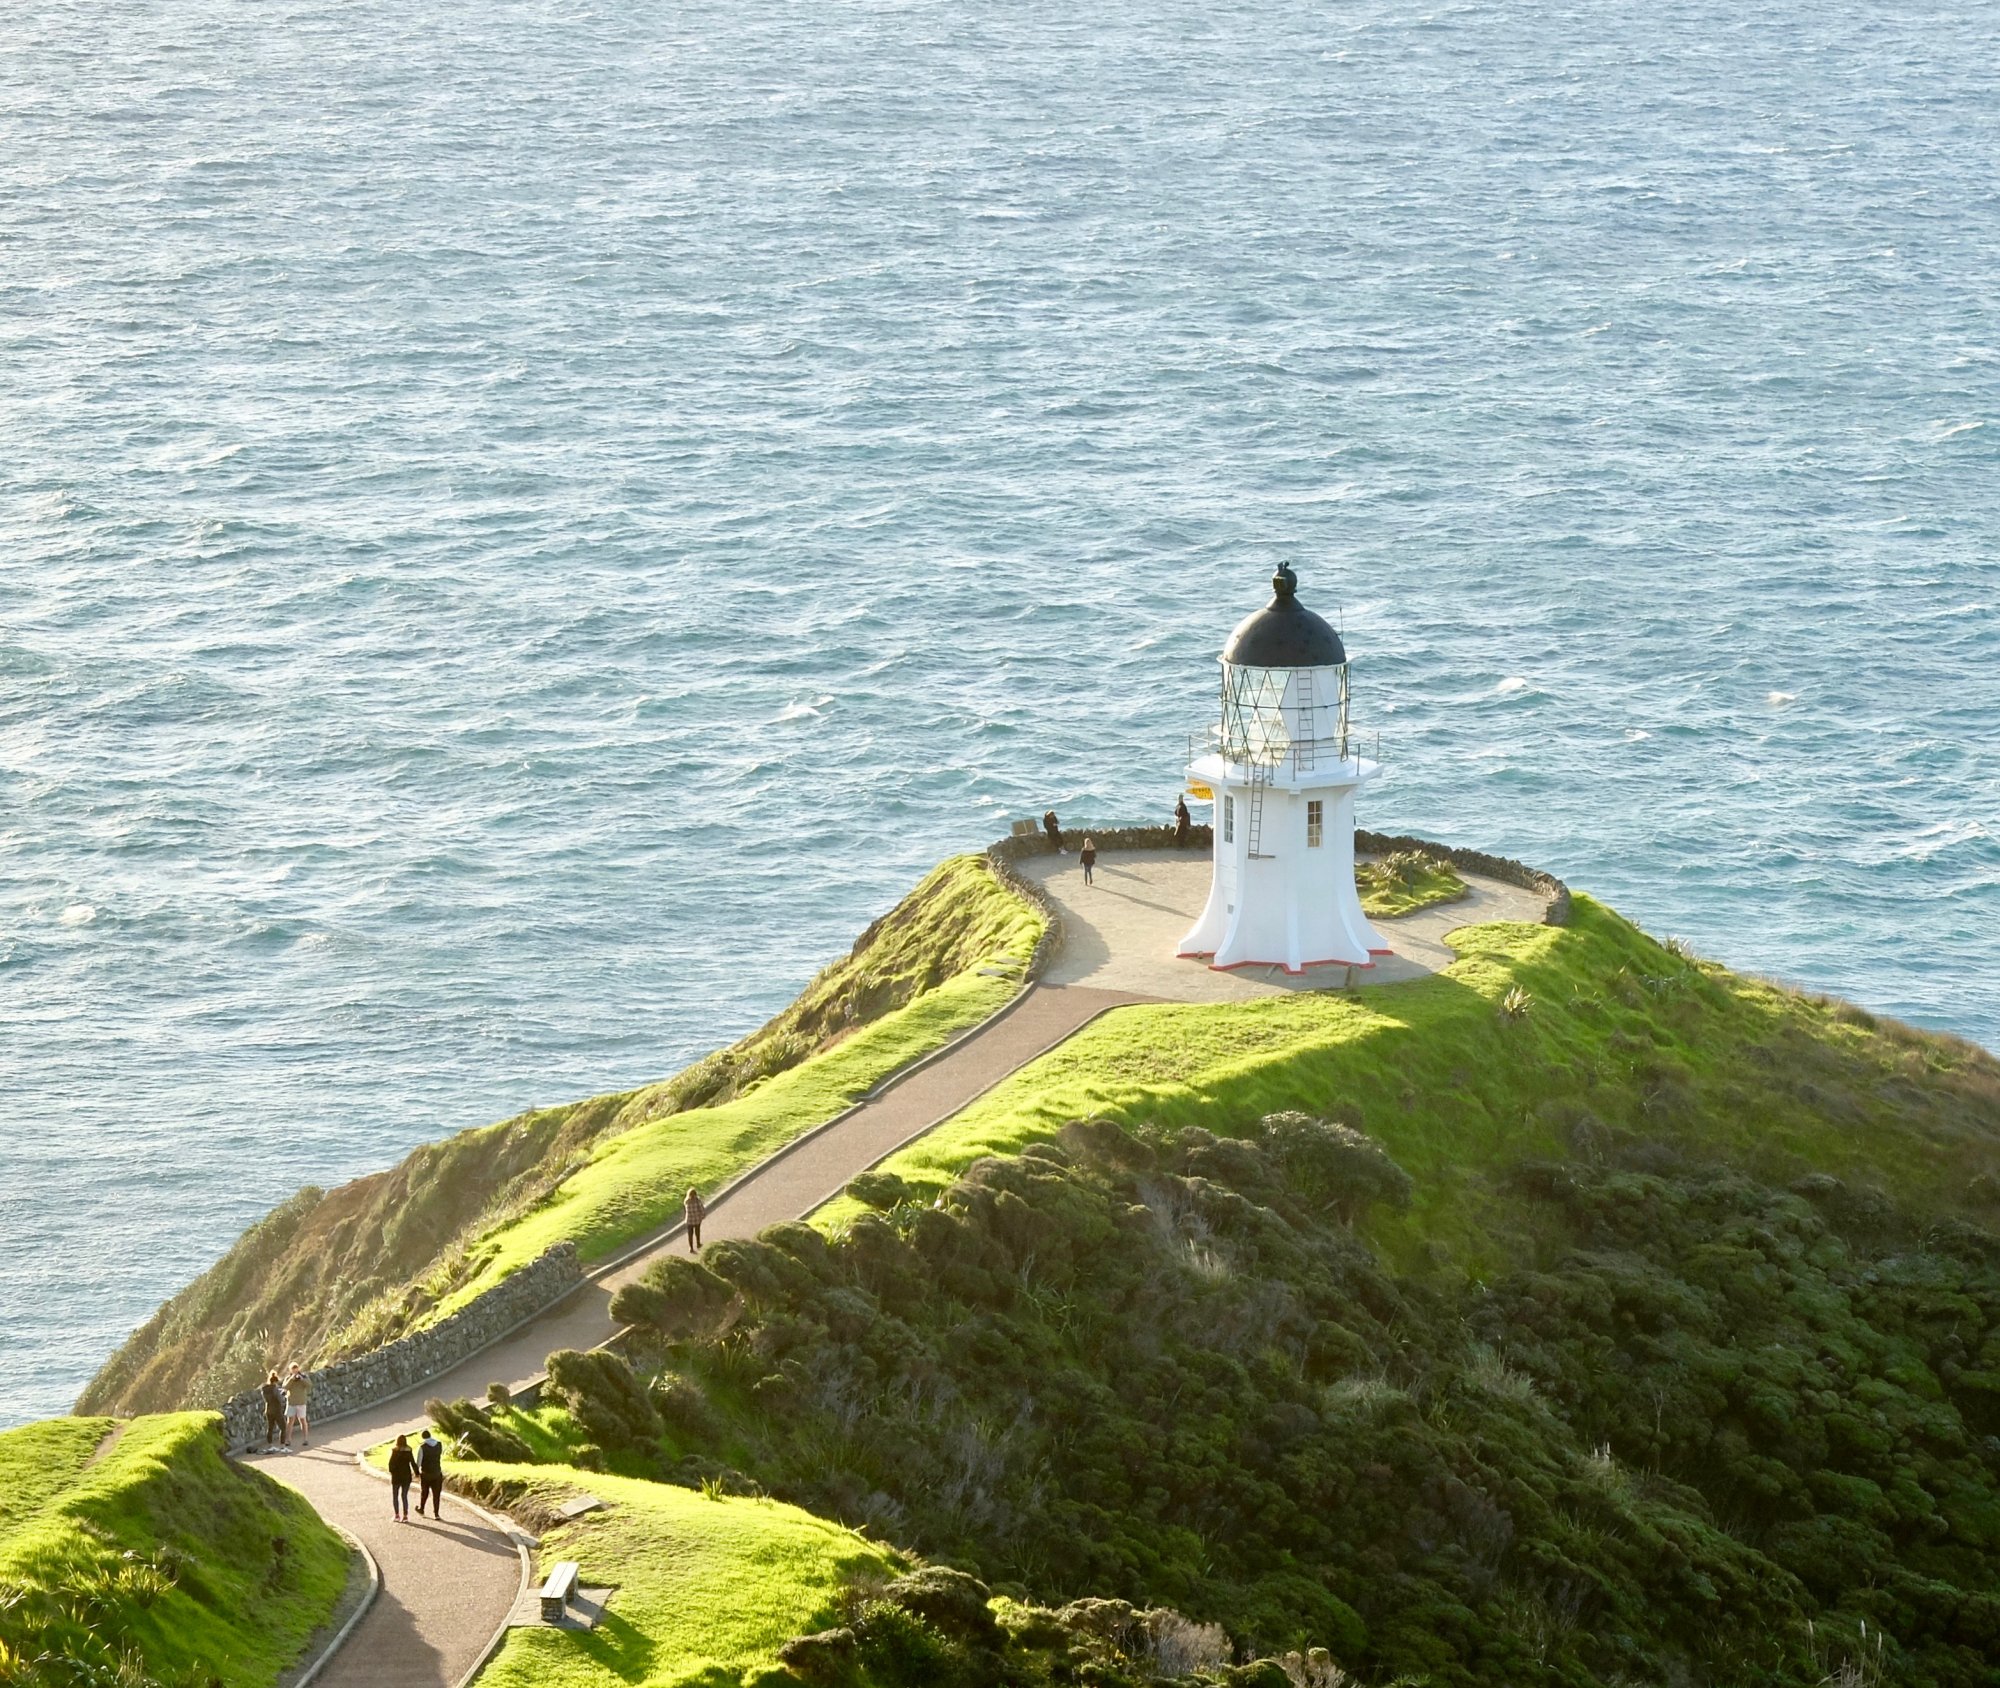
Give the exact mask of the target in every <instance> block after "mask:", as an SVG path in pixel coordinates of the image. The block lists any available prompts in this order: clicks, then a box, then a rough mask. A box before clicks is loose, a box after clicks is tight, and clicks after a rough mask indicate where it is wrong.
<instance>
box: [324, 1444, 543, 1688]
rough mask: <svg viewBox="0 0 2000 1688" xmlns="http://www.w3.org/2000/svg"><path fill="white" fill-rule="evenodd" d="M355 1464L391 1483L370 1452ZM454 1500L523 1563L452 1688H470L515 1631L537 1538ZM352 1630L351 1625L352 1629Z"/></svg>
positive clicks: (359, 1451)
mask: <svg viewBox="0 0 2000 1688" xmlns="http://www.w3.org/2000/svg"><path fill="white" fill-rule="evenodd" d="M354 1464H355V1467H356V1468H357V1469H358V1470H359V1471H361V1472H362V1473H363V1474H364V1475H365V1476H369V1477H373V1478H374V1479H375V1481H376V1482H378V1483H386V1482H388V1481H389V1473H388V1472H386V1471H377V1470H376V1469H375V1467H374V1466H372V1465H370V1464H369V1463H368V1450H367V1449H366V1448H356V1449H355V1450H354ZM451 1498H452V1499H453V1500H455V1501H457V1502H458V1504H459V1505H460V1506H462V1507H464V1508H465V1510H466V1511H467V1512H470V1513H472V1514H474V1515H475V1516H476V1517H478V1518H480V1519H482V1520H484V1521H485V1523H486V1524H487V1525H488V1527H489V1528H491V1529H493V1530H494V1531H496V1532H497V1533H499V1534H500V1535H502V1536H505V1537H506V1538H507V1540H509V1541H511V1542H512V1543H513V1544H514V1552H515V1554H516V1555H517V1556H518V1557H519V1559H520V1561H521V1581H520V1586H519V1587H517V1588H516V1589H515V1590H514V1598H513V1600H511V1601H510V1602H509V1603H508V1606H507V1611H506V1613H505V1615H504V1616H503V1617H502V1618H501V1619H500V1626H499V1628H497V1629H496V1630H494V1632H493V1633H492V1634H491V1635H489V1636H488V1637H487V1638H486V1645H485V1646H484V1647H482V1648H480V1649H479V1656H478V1657H477V1658H476V1659H474V1660H473V1661H472V1663H471V1665H470V1666H469V1667H468V1668H467V1670H466V1672H465V1674H464V1675H463V1676H461V1677H460V1678H459V1679H458V1680H457V1681H456V1682H455V1683H453V1684H452V1688H471V1683H472V1679H473V1678H474V1677H475V1676H477V1675H478V1674H479V1673H480V1672H481V1671H482V1670H484V1669H485V1668H486V1666H487V1662H488V1661H489V1660H490V1659H491V1658H492V1657H493V1655H494V1654H495V1653H497V1652H499V1651H500V1643H501V1642H503V1641H505V1640H506V1639H507V1631H508V1630H510V1629H512V1628H513V1627H514V1624H513V1619H514V1608H515V1607H516V1606H518V1605H520V1603H521V1598H522V1596H523V1595H525V1594H526V1593H527V1592H528V1585H529V1584H530V1583H531V1582H533V1581H534V1580H535V1562H534V1560H533V1559H532V1558H531V1557H530V1556H529V1553H528V1544H529V1543H530V1542H531V1541H533V1540H534V1539H535V1538H534V1537H533V1536H531V1535H530V1534H529V1533H528V1532H527V1531H526V1530H524V1529H522V1528H521V1526H520V1525H519V1524H517V1523H515V1522H514V1520H513V1519H511V1518H506V1517H501V1516H497V1515H496V1514H494V1513H491V1512H488V1511H487V1510H486V1508H485V1507H483V1506H481V1505H480V1504H479V1503H478V1502H477V1501H471V1500H467V1499H466V1498H465V1496H463V1495H462V1494H460V1493H459V1492H458V1491H457V1490H456V1489H454V1490H453V1491H452V1496H451ZM342 1533H343V1534H345V1533H346V1532H344V1531H343V1532H342ZM355 1616H356V1617H357V1618H359V1616H360V1613H358V1612H357V1613H356V1614H355ZM352 1627H353V1626H352V1625H351V1624H350V1625H349V1628H352ZM342 1633H343V1634H345V1631H343V1632H342ZM314 1669H318V1666H314ZM293 1688H305V1684H304V1683H303V1682H299V1683H294V1684H293Z"/></svg>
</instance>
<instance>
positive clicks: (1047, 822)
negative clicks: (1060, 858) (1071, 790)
mask: <svg viewBox="0 0 2000 1688" xmlns="http://www.w3.org/2000/svg"><path fill="white" fill-rule="evenodd" d="M1042 830H1043V831H1044V832H1046V833H1047V834H1048V835H1049V848H1050V849H1051V850H1053V851H1055V853H1056V854H1057V855H1061V854H1062V828H1061V827H1060V826H1059V825H1057V824H1056V812H1055V810H1053V809H1044V810H1043V811H1042Z"/></svg>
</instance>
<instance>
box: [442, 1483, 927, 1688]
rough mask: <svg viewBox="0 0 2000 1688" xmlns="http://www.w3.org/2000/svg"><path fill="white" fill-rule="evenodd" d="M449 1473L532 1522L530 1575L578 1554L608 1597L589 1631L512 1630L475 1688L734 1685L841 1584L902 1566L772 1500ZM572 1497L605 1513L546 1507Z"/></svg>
mask: <svg viewBox="0 0 2000 1688" xmlns="http://www.w3.org/2000/svg"><path fill="white" fill-rule="evenodd" d="M454 1476H455V1478H456V1481H457V1482H458V1483H459V1485H460V1486H462V1487H463V1488H465V1489H467V1490H469V1491H470V1492H472V1493H473V1494H475V1495H477V1496H479V1497H481V1498H482V1499H484V1500H486V1501H488V1502H490V1503H492V1504H495V1505H502V1506H506V1507H508V1508H509V1509H510V1510H512V1511H513V1512H514V1513H515V1515H516V1516H519V1517H522V1518H524V1519H533V1520H535V1521H536V1523H537V1525H538V1527H539V1528H540V1530H541V1534H542V1545H541V1549H540V1553H539V1555H538V1559H537V1565H538V1568H539V1569H541V1570H544V1571H545V1570H546V1569H547V1568H548V1567H549V1566H551V1565H553V1564H554V1563H555V1562H556V1561H557V1560H561V1559H574V1560H576V1561H577V1562H578V1563H579V1564H580V1565H581V1566H582V1567H583V1582H584V1585H585V1586H586V1587H591V1586H601V1585H611V1586H615V1588H616V1590H617V1592H616V1595H615V1597H614V1599H613V1601H612V1603H611V1607H610V1610H609V1612H608V1613H607V1614H606V1617H605V1620H604V1622H603V1623H602V1624H600V1625H599V1626H598V1628H597V1629H595V1630H594V1631H591V1632H590V1633H588V1634H581V1635H580V1634H565V1633H561V1632H558V1631H551V1630H513V1631H510V1632H509V1634H508V1637H507V1640H506V1642H505V1643H504V1644H503V1645H502V1647H501V1649H500V1652H499V1653H498V1655H497V1656H496V1657H495V1658H494V1660H493V1662H492V1663H491V1664H489V1665H488V1666H487V1667H486V1669H485V1670H484V1671H483V1672H482V1673H481V1674H480V1678H479V1681H480V1688H640V1685H643V1688H674V1685H678V1684H694V1683H711V1682H716V1681H726V1682H729V1683H735V1682H736V1681H738V1680H739V1679H740V1677H741V1676H742V1674H743V1673H744V1672H746V1671H751V1670H754V1669H756V1668H757V1667H759V1666H767V1665H770V1664H771V1663H773V1662H774V1660H775V1657H776V1654H777V1650H778V1647H779V1646H780V1644H782V1643H783V1642H784V1641H786V1640H787V1639H789V1638H790V1637H791V1636H793V1635H796V1634H799V1633H800V1632H801V1631H804V1630H810V1629H813V1628H816V1627H818V1621H819V1619H820V1618H821V1617H822V1616H823V1615H825V1614H826V1613H828V1612H829V1611H830V1610H831V1608H832V1606H833V1604H834V1602H835V1600H836V1598H837V1597H838V1596H839V1594H840V1593H841V1591H842V1590H843V1589H845V1588H847V1587H849V1586H851V1585H852V1584H854V1583H855V1582H857V1581H860V1580H867V1579H879V1578H883V1577H887V1576H891V1575H893V1574H894V1572H895V1570H896V1569H897V1562H896V1557H895V1556H894V1555H893V1554H892V1553H890V1552H889V1551H888V1550H887V1549H885V1548H883V1547H881V1546H879V1545H877V1544H875V1543H872V1542H868V1541H864V1540H863V1539H862V1538H861V1537H859V1536H857V1535H856V1534H855V1533H854V1532H853V1531H851V1530H848V1529H845V1528H843V1527H842V1526H840V1525H837V1524H832V1523H829V1522H827V1521H826V1520H825V1519H821V1518H814V1517H811V1516H809V1515H808V1514H806V1513H804V1512H801V1511H800V1510H799V1509H798V1508H797V1507H792V1506H785V1505H782V1504H780V1503H778V1502H776V1501H771V1500H760V1499H749V1498H741V1497H731V1496H725V1495H721V1494H709V1495H703V1494H701V1493H700V1492H698V1491H696V1490H692V1489H686V1488H679V1487H675V1486H673V1485H670V1484H664V1483H647V1482H637V1481H633V1480H630V1479H627V1478H622V1477H616V1476H611V1475H607V1474H605V1473H602V1472H581V1471H574V1470H570V1469H568V1468H564V1467H556V1466H519V1465H506V1464H492V1463H481V1462H466V1463H464V1464H461V1465H458V1466H457V1467H455V1469H454ZM579 1492H587V1493H589V1494H591V1495H594V1496H596V1497H597V1498H598V1499H599V1500H602V1501H604V1502H605V1503H606V1504H605V1507H604V1509H603V1510H602V1511H597V1512H590V1513H586V1514H584V1515H583V1516H582V1517H581V1518H578V1519H576V1520H575V1521H573V1522H563V1521H561V1520H560V1517H559V1515H558V1514H557V1513H556V1511H555V1507H556V1506H557V1505H558V1504H559V1503H560V1502H561V1501H562V1500H564V1499H566V1498H568V1497H569V1496H570V1495H572V1494H575V1493H579Z"/></svg>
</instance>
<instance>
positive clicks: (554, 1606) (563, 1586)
mask: <svg viewBox="0 0 2000 1688" xmlns="http://www.w3.org/2000/svg"><path fill="white" fill-rule="evenodd" d="M582 1568H583V1567H582V1566H580V1565H579V1564H577V1562H576V1561H575V1560H574V1559H564V1560H562V1561H561V1562H560V1563H558V1564H557V1565H556V1567H555V1568H554V1569H553V1570H551V1571H550V1572H549V1580H548V1581H547V1582H545V1583H543V1584H542V1589H541V1594H542V1622H543V1623H545V1624H559V1623H561V1622H562V1620H563V1613H564V1612H565V1611H567V1610H568V1608H569V1599H570V1596H571V1595H572V1594H574V1593H576V1579H577V1573H578V1572H579V1571H581V1570H582Z"/></svg>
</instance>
